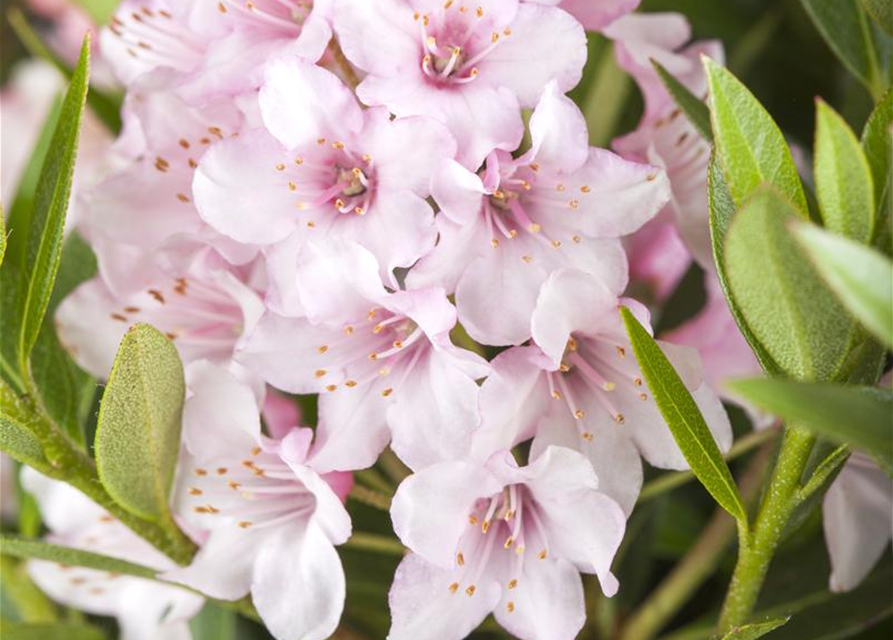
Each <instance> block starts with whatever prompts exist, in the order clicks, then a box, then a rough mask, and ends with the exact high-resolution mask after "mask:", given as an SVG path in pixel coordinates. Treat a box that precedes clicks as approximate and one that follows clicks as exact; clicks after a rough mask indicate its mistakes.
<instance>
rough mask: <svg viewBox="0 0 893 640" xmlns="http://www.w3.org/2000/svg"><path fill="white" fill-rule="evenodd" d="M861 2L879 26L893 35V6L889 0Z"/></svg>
mask: <svg viewBox="0 0 893 640" xmlns="http://www.w3.org/2000/svg"><path fill="white" fill-rule="evenodd" d="M859 4H861V5H862V9H864V10H865V13H867V14H868V15H870V16H871V19H872V20H874V22H875V24H877V26H879V27H880V28H881V29H883V30H884V31H886V32H887V33H889V34H890V35H891V36H893V8H891V7H890V2H889V0H859Z"/></svg>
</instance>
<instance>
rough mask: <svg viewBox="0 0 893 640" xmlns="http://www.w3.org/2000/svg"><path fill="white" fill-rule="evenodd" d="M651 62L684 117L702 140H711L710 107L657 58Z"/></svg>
mask: <svg viewBox="0 0 893 640" xmlns="http://www.w3.org/2000/svg"><path fill="white" fill-rule="evenodd" d="M651 64H652V65H653V66H654V70H655V71H657V75H658V76H660V80H661V82H663V83H664V86H665V87H666V88H667V91H669V92H670V96H672V98H673V100H674V101H675V102H676V106H677V107H679V109H680V110H681V111H682V113H684V114H685V117H686V118H688V120H689V122H691V123H692V125H693V126H694V128H695V129H697V130H698V133H700V134H701V136H702V137H703V138H704V140H706V141H707V142H713V129H711V128H710V109H709V108H708V107H707V105H706V104H704V102H703V101H702V100H701V99H700V98H698V97H697V96H696V95H695V94H693V93H692V92H691V91H689V90H688V87H686V86H685V85H684V84H682V83H681V82H679V81H678V80H677V79H676V78H675V77H673V75H672V74H671V73H670V72H669V71H667V70H666V69H664V67H663V66H662V65H661V64H660V63H659V62H658V61H657V60H652V61H651Z"/></svg>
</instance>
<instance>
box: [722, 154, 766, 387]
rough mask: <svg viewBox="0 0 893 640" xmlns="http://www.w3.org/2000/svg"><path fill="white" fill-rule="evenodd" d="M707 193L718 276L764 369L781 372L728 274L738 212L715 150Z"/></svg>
mask: <svg viewBox="0 0 893 640" xmlns="http://www.w3.org/2000/svg"><path fill="white" fill-rule="evenodd" d="M707 196H708V200H709V205H710V214H709V215H710V243H711V244H712V245H713V261H714V264H715V266H716V276H717V278H718V279H719V284H720V286H721V287H722V290H723V294H724V295H725V297H726V303H727V304H728V305H729V311H731V313H732V317H733V318H735V322H736V323H737V324H738V329H739V330H740V331H741V335H743V336H744V339H745V340H747V344H748V345H750V349H751V351H753V353H754V355H755V356H756V358H757V360H758V361H759V363H760V366H761V367H763V370H764V371H766V372H767V373H781V367H779V366H778V363H776V362H775V360H773V359H772V356H771V355H769V352H768V351H766V348H765V347H764V346H763V345H762V344H760V341H759V340H757V337H756V336H755V335H754V334H753V331H751V330H750V327H748V326H747V320H745V319H744V315H743V314H742V313H741V309H740V308H739V307H738V303H737V302H735V298H734V296H733V295H732V290H731V287H730V286H729V278H728V275H727V274H726V262H725V242H726V233H727V232H728V230H729V225H730V224H731V223H732V216H733V215H734V214H735V202H734V201H733V200H732V194H730V193H729V188H728V185H727V184H726V180H725V177H724V176H723V174H722V169H721V168H720V166H719V163H718V162H717V160H716V152H715V151H714V152H713V153H711V154H710V163H709V164H708V165H707Z"/></svg>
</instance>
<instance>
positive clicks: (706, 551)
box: [620, 445, 772, 640]
mask: <svg viewBox="0 0 893 640" xmlns="http://www.w3.org/2000/svg"><path fill="white" fill-rule="evenodd" d="M771 452H772V447H771V446H768V445H767V446H764V447H763V448H762V449H761V450H760V451H759V452H758V453H757V454H756V455H755V456H754V457H753V459H752V460H751V461H750V463H749V464H748V466H747V469H746V470H745V472H744V475H743V476H742V478H741V496H742V498H743V499H744V500H745V502H750V501H752V500H753V499H754V498H755V496H756V493H757V490H758V489H759V487H760V484H761V480H762V478H763V475H764V474H763V470H764V468H765V466H766V463H767V461H768V460H769V456H770V454H771ZM734 534H735V520H734V519H733V518H732V516H730V515H729V514H728V513H727V512H726V511H725V510H724V509H717V510H716V512H715V513H714V514H713V517H712V518H711V519H710V522H709V523H708V524H707V526H706V527H705V528H704V531H703V532H702V533H701V536H700V538H698V540H697V542H695V544H694V546H693V547H692V548H691V549H690V550H689V552H688V553H687V554H686V556H685V558H683V559H682V561H681V562H680V563H679V564H678V565H676V567H675V568H674V569H673V571H672V572H671V573H670V575H668V576H667V577H666V578H665V579H664V581H663V582H661V584H660V585H659V586H658V587H657V589H655V591H654V592H653V593H652V594H651V596H649V598H648V599H647V600H646V601H645V603H644V604H643V605H642V606H641V607H639V609H638V611H637V612H636V614H635V615H634V616H633V617H632V618H631V619H630V621H629V622H628V623H627V624H626V626H625V627H624V629H623V633H622V635H621V636H620V638H621V640H648V639H649V638H653V637H654V636H655V635H657V633H658V632H659V631H660V630H661V629H662V628H663V626H664V625H665V624H666V623H667V622H669V621H670V619H671V618H672V617H673V616H674V615H675V614H676V612H677V611H678V610H679V609H680V607H682V605H684V604H685V603H686V602H687V601H688V599H689V598H690V597H691V595H692V594H693V593H694V592H695V590H697V589H698V587H700V586H701V585H702V584H704V582H705V581H706V580H707V578H708V577H710V575H711V574H712V573H713V572H714V571H715V570H716V565H717V563H718V562H719V560H720V558H721V557H722V555H723V553H725V551H726V548H727V547H728V545H729V543H730V542H731V540H732V538H733V537H734Z"/></svg>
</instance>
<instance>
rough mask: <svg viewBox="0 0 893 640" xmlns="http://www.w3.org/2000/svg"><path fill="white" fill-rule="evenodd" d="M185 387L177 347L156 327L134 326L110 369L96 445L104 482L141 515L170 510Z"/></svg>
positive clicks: (153, 515) (151, 517) (151, 516)
mask: <svg viewBox="0 0 893 640" xmlns="http://www.w3.org/2000/svg"><path fill="white" fill-rule="evenodd" d="M185 392H186V385H185V382H184V379H183V365H182V364H181V363H180V358H179V356H178V355H177V349H176V347H174V345H173V344H172V343H171V341H170V340H168V339H167V338H166V337H165V336H164V334H163V333H161V332H160V331H158V330H157V329H155V328H154V327H151V326H149V325H147V324H137V325H135V326H133V327H132V328H131V329H130V331H128V332H127V335H125V336H124V339H123V340H122V341H121V346H120V347H119V348H118V354H117V355H116V356H115V364H114V365H113V366H112V371H111V373H110V374H109V381H108V385H107V386H106V389H105V393H104V394H103V397H102V404H101V405H100V407H99V422H98V425H97V427H96V442H95V449H96V467H97V470H98V472H99V479H100V480H101V481H102V484H103V486H104V487H105V488H106V490H107V491H108V492H109V494H110V495H111V496H112V497H113V498H114V499H115V501H116V502H118V503H119V504H120V505H121V506H122V507H124V508H125V509H127V510H128V511H130V512H131V513H133V514H135V515H137V516H140V517H143V518H146V519H149V520H159V519H163V518H165V517H166V516H167V515H168V494H169V493H170V488H171V483H172V482H173V478H174V468H175V466H176V463H177V453H178V451H179V446H180V422H181V418H182V413H183V399H184V396H185Z"/></svg>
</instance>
